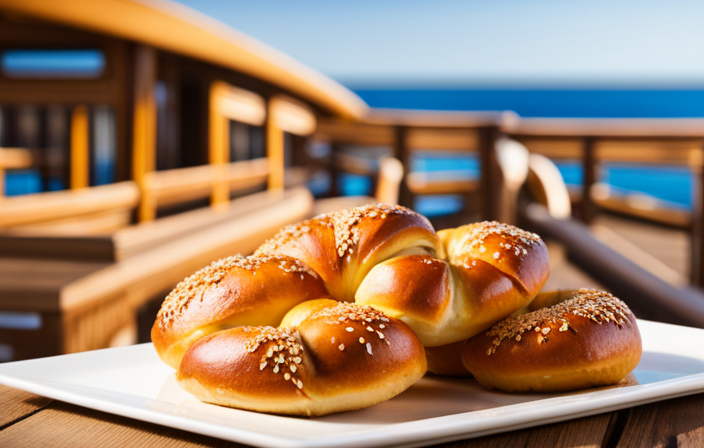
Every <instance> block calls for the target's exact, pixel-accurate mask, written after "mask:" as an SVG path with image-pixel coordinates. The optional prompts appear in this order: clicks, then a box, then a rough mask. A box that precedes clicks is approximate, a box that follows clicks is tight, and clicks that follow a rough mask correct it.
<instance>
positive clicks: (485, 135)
mask: <svg viewBox="0 0 704 448" xmlns="http://www.w3.org/2000/svg"><path fill="white" fill-rule="evenodd" d="M497 138H498V129H497V128H494V127H486V128H481V129H480V130H479V163H480V167H481V177H480V186H481V198H482V202H481V217H482V219H484V220H494V219H498V215H499V213H500V212H499V211H500V210H501V204H500V203H499V201H500V194H499V193H500V192H501V189H502V188H503V186H502V185H501V171H500V168H499V164H498V161H497V158H496V140H497Z"/></svg>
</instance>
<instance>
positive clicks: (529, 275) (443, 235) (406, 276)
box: [356, 222, 549, 347]
mask: <svg viewBox="0 0 704 448" xmlns="http://www.w3.org/2000/svg"><path fill="white" fill-rule="evenodd" d="M438 235H439V237H440V241H441V243H442V251H441V253H442V254H444V256H445V257H446V260H447V261H443V260H439V259H435V258H432V257H430V256H427V255H426V256H400V257H397V258H394V259H391V260H388V261H386V262H383V263H380V264H378V265H376V266H375V267H374V268H373V269H372V270H371V272H370V273H369V275H368V276H367V277H366V278H365V279H364V281H363V282H362V284H361V285H360V287H359V289H358V291H357V295H356V301H357V303H364V304H367V305H370V306H374V307H376V308H378V309H381V310H383V311H384V312H385V313H387V314H389V315H391V316H394V317H397V318H400V319H402V320H403V321H404V322H405V323H406V324H408V325H409V326H410V327H411V328H412V329H413V331H415V332H416V334H417V335H418V337H419V338H420V340H421V342H422V343H423V345H424V346H426V347H437V346H441V345H447V344H451V343H453V342H457V341H460V340H464V339H467V338H470V337H472V336H474V335H475V334H477V333H479V332H480V331H482V330H484V329H485V328H487V327H489V326H490V325H492V324H493V323H495V322H497V321H498V320H500V319H503V318H504V317H506V316H509V315H511V314H512V313H514V312H516V311H517V310H519V309H521V308H522V307H524V306H525V305H527V304H528V303H530V301H531V300H532V299H533V297H534V296H535V295H536V294H537V293H538V291H540V288H542V286H543V284H544V283H545V281H546V280H547V277H548V274H549V260H548V254H547V249H546V247H545V244H544V243H543V241H542V240H541V239H540V238H539V237H538V236H537V235H535V234H533V233H529V232H525V231H523V230H521V229H518V228H517V227H513V226H509V225H506V224H499V223H497V222H483V223H477V224H471V225H468V226H462V227H459V228H457V229H451V230H443V231H440V232H439V233H438Z"/></svg>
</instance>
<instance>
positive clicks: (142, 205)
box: [132, 45, 156, 221]
mask: <svg viewBox="0 0 704 448" xmlns="http://www.w3.org/2000/svg"><path fill="white" fill-rule="evenodd" d="M134 73H135V80H134V113H133V125H132V128H133V132H134V134H133V135H134V139H133V142H132V179H133V180H134V181H135V182H136V183H137V185H138V186H139V190H140V193H141V198H140V201H139V209H138V210H137V216H138V219H139V221H151V220H153V219H154V218H155V217H156V209H155V205H154V204H153V201H152V200H151V199H150V198H149V191H148V186H147V175H148V174H149V173H151V172H152V171H154V168H155V160H156V102H155V98H154V88H155V84H156V51H155V50H154V49H153V48H150V47H146V46H143V45H139V46H137V48H135V61H134Z"/></svg>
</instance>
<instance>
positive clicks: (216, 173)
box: [208, 81, 230, 207]
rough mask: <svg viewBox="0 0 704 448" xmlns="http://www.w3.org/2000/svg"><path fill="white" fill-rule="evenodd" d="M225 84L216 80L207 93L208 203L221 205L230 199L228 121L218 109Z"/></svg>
mask: <svg viewBox="0 0 704 448" xmlns="http://www.w3.org/2000/svg"><path fill="white" fill-rule="evenodd" d="M227 87H228V86H227V85H226V84H225V83H223V82H220V81H216V82H213V83H212V84H211V85H210V91H209V93H208V109H209V112H208V119H209V122H208V139H209V140H208V162H209V163H210V168H211V170H210V171H211V173H212V174H211V175H210V177H211V178H212V181H211V189H212V191H211V194H210V204H211V205H213V206H218V207H222V206H224V205H225V204H227V203H228V202H229V201H230V191H229V189H228V188H227V181H226V180H225V165H226V164H227V163H228V162H229V161H230V121H229V120H228V118H226V117H225V116H224V115H223V114H222V113H221V111H220V102H221V97H222V96H224V95H226V91H227Z"/></svg>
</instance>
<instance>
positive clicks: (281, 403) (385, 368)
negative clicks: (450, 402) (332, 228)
mask: <svg viewBox="0 0 704 448" xmlns="http://www.w3.org/2000/svg"><path fill="white" fill-rule="evenodd" d="M286 320H287V321H288V322H294V321H295V322H297V323H298V326H297V327H281V328H271V327H240V328H234V329H229V330H225V331H220V332H217V333H214V334H212V335H210V336H207V337H204V338H202V339H200V340H198V341H197V342H196V343H195V344H193V346H191V348H189V349H188V351H187V352H186V354H185V355H184V357H183V360H182V361H181V364H180V366H179V369H178V374H177V378H178V381H179V384H181V386H182V387H183V388H184V389H186V390H187V391H189V392H191V393H192V394H194V395H195V396H196V397H198V398H199V399H201V400H203V401H206V402H209V403H215V404H220V405H225V406H232V407H237V408H241V409H249V410H254V411H259V412H271V413H277V414H290V415H306V416H317V415H325V414H329V413H332V412H341V411H348V410H354V409H361V408H364V407H367V406H371V405H373V404H376V403H380V402H382V401H385V400H388V399H389V398H391V397H393V396H395V395H397V394H399V393H400V392H402V391H404V390H405V389H407V388H408V387H410V386H411V385H412V384H413V383H415V382H416V381H417V380H418V379H420V378H421V377H422V376H423V374H424V373H425V371H426V362H425V352H424V350H423V346H422V345H421V344H420V341H418V338H417V337H416V336H415V335H414V334H413V332H412V331H411V330H410V329H409V328H408V327H407V326H406V325H405V324H404V323H403V322H400V321H398V320H396V319H390V318H388V317H386V316H385V315H384V314H383V313H381V312H379V311H376V310H373V309H371V308H369V307H363V306H359V305H355V304H350V303H336V302H333V301H330V300H322V301H317V300H316V301H311V302H306V303H303V304H301V305H299V306H298V307H296V308H294V309H293V310H291V311H290V312H289V314H288V316H287V318H286Z"/></svg>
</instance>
